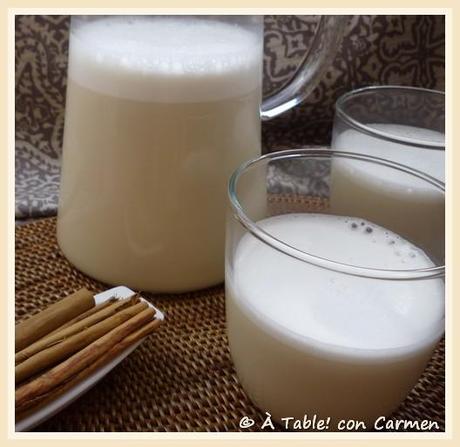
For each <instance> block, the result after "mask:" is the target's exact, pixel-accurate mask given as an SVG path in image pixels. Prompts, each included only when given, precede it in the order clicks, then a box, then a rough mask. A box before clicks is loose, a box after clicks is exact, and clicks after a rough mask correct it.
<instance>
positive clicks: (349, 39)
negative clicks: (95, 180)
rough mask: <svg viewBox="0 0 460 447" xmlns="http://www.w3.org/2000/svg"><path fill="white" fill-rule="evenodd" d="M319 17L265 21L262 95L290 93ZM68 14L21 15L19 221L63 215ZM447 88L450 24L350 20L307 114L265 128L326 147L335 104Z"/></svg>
mask: <svg viewBox="0 0 460 447" xmlns="http://www.w3.org/2000/svg"><path fill="white" fill-rule="evenodd" d="M317 21H318V17H316V16H266V18H265V55H264V93H265V94H270V93H272V92H274V91H277V90H278V89H280V88H281V87H282V86H283V85H285V84H286V83H287V82H288V81H289V79H290V78H291V77H292V75H293V73H295V71H296V68H297V67H298V64H299V62H300V61H301V58H302V54H303V52H304V50H305V49H306V48H308V47H309V45H310V42H311V39H312V37H313V34H314V30H315V26H316V24H317ZM68 29H69V17H68V16H30V15H29V16H17V17H16V217H17V218H28V217H31V216H34V217H37V216H44V215H52V214H55V213H56V204H57V194H58V189H59V172H60V153H61V144H62V129H63V123H64V107H65V88H66V69H67V47H68ZM372 84H375V85H377V84H399V85H413V86H421V87H427V88H434V89H438V90H443V89H444V17H442V16H350V17H349V21H348V25H347V28H346V32H345V36H344V39H343V42H342V45H341V47H340V48H339V49H338V53H337V55H336V58H335V60H334V62H333V64H332V66H331V67H330V69H329V70H328V71H327V73H326V74H325V76H324V78H323V80H322V81H321V83H320V84H319V85H318V87H317V88H316V89H315V90H314V92H313V93H312V94H311V95H310V97H309V98H308V99H307V101H306V102H305V103H304V104H303V105H302V106H300V107H297V108H296V109H294V110H292V111H290V112H287V113H286V114H285V115H283V116H282V117H279V118H276V119H274V120H272V121H270V122H266V123H264V126H263V144H264V150H265V151H270V150H274V149H276V148H285V147H299V146H305V145H311V144H328V143H329V139H330V132H331V125H332V117H333V104H334V102H335V100H336V99H337V97H338V96H340V95H341V94H342V93H344V92H346V91H348V90H351V89H354V88H357V87H362V86H365V85H372Z"/></svg>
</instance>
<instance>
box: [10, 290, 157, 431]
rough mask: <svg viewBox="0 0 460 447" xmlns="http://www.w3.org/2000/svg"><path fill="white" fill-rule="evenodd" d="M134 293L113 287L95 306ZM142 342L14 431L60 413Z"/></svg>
mask: <svg viewBox="0 0 460 447" xmlns="http://www.w3.org/2000/svg"><path fill="white" fill-rule="evenodd" d="M134 293H135V292H134V291H133V290H131V289H129V288H128V287H125V286H119V287H114V288H112V289H109V290H106V291H105V292H102V293H98V294H97V295H95V296H94V301H95V302H96V305H97V304H100V303H103V302H104V301H107V300H108V299H110V298H112V297H116V298H128V297H130V296H132V295H133V294H134ZM141 299H142V300H143V301H145V302H146V303H148V301H146V300H144V299H143V298H141ZM148 305H149V306H150V307H152V308H154V309H155V310H156V314H155V318H156V319H159V320H164V314H163V313H162V312H161V311H160V310H159V309H157V308H156V307H155V306H153V305H152V304H150V303H148ZM143 340H144V338H143V339H141V340H139V341H138V342H136V343H134V344H133V345H132V346H130V347H129V348H126V349H125V350H124V351H123V352H122V353H121V354H120V355H118V356H117V357H115V358H114V359H113V360H111V361H110V362H109V363H107V364H106V365H104V366H102V367H101V368H99V369H98V370H96V371H95V372H94V373H93V374H91V375H90V376H89V377H88V378H86V379H85V380H82V381H81V382H80V383H78V384H77V385H75V386H74V387H73V388H71V389H69V390H68V391H66V392H65V393H64V394H62V395H61V396H59V397H57V398H56V399H55V400H53V401H52V402H50V403H49V404H47V405H46V406H44V407H43V408H40V409H39V410H37V411H36V412H34V413H32V414H30V415H29V416H27V417H25V418H24V419H22V420H21V421H19V422H17V423H16V426H15V431H17V432H20V431H27V430H30V429H32V428H34V427H35V426H37V425H39V424H41V423H42V422H44V421H45V420H47V419H49V418H50V417H51V416H54V415H55V414H56V413H58V412H59V411H61V410H62V409H63V408H65V407H67V405H70V404H71V403H72V402H73V401H75V400H76V399H78V398H79V397H80V396H81V395H82V394H84V393H86V392H87V391H88V390H89V389H90V388H91V387H93V386H94V385H96V383H97V382H99V380H101V379H102V378H103V377H104V376H105V375H106V374H107V373H108V372H109V371H110V370H112V369H113V368H115V366H117V365H118V364H119V363H120V362H121V361H122V360H123V359H124V358H126V357H127V356H128V355H129V354H131V352H133V351H134V350H135V349H136V348H137V347H138V346H139V345H140V344H141V343H142V341H143Z"/></svg>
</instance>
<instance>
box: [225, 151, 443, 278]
mask: <svg viewBox="0 0 460 447" xmlns="http://www.w3.org/2000/svg"><path fill="white" fill-rule="evenodd" d="M305 157H309V158H316V159H324V158H329V159H332V158H333V157H339V158H346V159H352V160H361V161H366V162H371V163H376V164H379V165H382V166H386V167H388V168H392V169H397V170H399V171H402V172H404V173H407V174H410V175H413V176H415V177H417V178H419V179H421V180H423V181H426V182H427V183H430V184H431V185H432V186H434V187H436V188H437V189H438V190H441V191H442V192H443V193H445V185H444V183H443V182H441V181H440V180H438V179H436V178H434V177H431V176H430V175H428V174H425V173H424V172H422V171H419V170H417V169H413V168H410V167H409V166H405V165H402V164H400V163H397V162H394V161H391V160H386V159H384V158H379V157H373V156H370V155H364V154H358V153H354V152H346V151H335V150H331V149H329V148H323V149H307V148H301V149H290V150H281V151H277V152H271V153H269V154H266V155H262V156H260V157H258V158H254V159H252V160H249V161H246V162H245V163H243V164H242V165H240V166H239V167H238V168H237V169H236V170H235V171H234V172H233V174H232V175H231V177H230V179H229V182H228V198H229V201H230V204H231V207H232V209H233V211H234V212H235V214H234V216H233V217H235V218H236V219H237V220H238V221H239V222H240V223H241V224H242V225H243V226H244V227H245V228H246V230H248V231H249V232H250V233H251V234H252V235H253V236H254V237H256V238H257V239H259V240H260V241H261V242H263V243H265V244H267V245H268V246H270V247H271V248H273V249H275V250H278V251H279V252H281V253H284V254H285V255H287V256H290V257H292V258H295V259H297V260H299V261H302V262H307V263H309V264H312V265H315V266H317V267H320V268H325V269H328V270H333V271H336V272H339V273H345V274H348V275H352V276H358V277H362V278H371V279H386V280H404V281H407V280H420V279H431V278H441V277H444V276H445V264H442V265H435V266H433V267H428V268H419V269H380V268H371V267H364V266H360V265H353V264H347V263H345V262H340V261H335V260H333V259H329V258H324V257H321V256H317V255H314V254H311V253H308V252H306V251H303V250H300V249H298V248H296V247H294V246H292V245H290V244H288V243H286V242H283V241H282V240H280V239H278V238H276V237H274V236H272V235H271V234H270V233H269V232H267V231H265V230H264V229H262V228H261V227H260V226H259V225H257V223H256V222H254V221H253V220H252V219H251V218H249V217H248V215H247V214H246V212H245V211H244V209H243V207H242V205H241V204H240V201H239V199H238V194H237V192H236V187H237V183H238V180H239V178H240V176H241V175H242V174H244V173H245V172H247V170H248V169H250V168H251V167H253V166H255V165H258V164H260V163H265V162H267V164H268V162H270V161H275V160H284V159H294V158H299V159H301V158H305Z"/></svg>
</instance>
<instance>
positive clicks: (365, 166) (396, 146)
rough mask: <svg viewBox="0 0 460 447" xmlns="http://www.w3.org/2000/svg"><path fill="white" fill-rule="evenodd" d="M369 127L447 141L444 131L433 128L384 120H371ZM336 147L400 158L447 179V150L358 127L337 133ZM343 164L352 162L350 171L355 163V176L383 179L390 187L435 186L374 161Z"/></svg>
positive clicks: (427, 139)
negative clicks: (378, 134)
mask: <svg viewBox="0 0 460 447" xmlns="http://www.w3.org/2000/svg"><path fill="white" fill-rule="evenodd" d="M367 126H368V127H371V128H373V129H376V130H377V131H380V132H383V133H385V134H387V135H390V136H393V137H396V138H398V137H399V138H401V137H402V138H406V139H411V140H415V141H418V142H427V141H429V142H431V143H438V144H442V143H444V134H443V133H441V132H437V131H435V130H431V129H424V128H421V127H414V126H406V125H401V124H380V123H371V124H367ZM332 147H333V148H334V149H337V150H346V151H350V152H356V153H359V154H366V155H372V156H374V157H380V158H385V159H387V160H392V161H396V162H397V163H401V164H403V165H406V166H409V167H411V168H413V169H417V170H419V171H422V172H424V173H426V174H429V175H431V176H432V177H434V178H436V179H438V180H441V181H444V150H438V149H425V148H419V147H415V146H410V145H408V144H405V143H404V142H403V141H401V142H400V143H397V142H393V141H391V142H390V141H387V140H383V139H380V138H379V137H378V136H372V135H368V134H365V133H363V132H361V131H358V130H355V129H347V130H345V131H344V132H342V133H340V134H338V135H335V136H334V141H333V143H332ZM340 163H343V164H344V165H348V164H350V167H349V168H350V170H352V168H351V165H352V164H353V166H354V167H355V171H356V172H354V175H356V176H364V177H365V178H369V181H381V182H382V181H383V182H384V183H385V185H386V186H391V185H392V184H393V186H396V187H399V186H404V187H415V188H417V189H419V188H421V189H426V188H427V187H428V188H431V187H430V186H428V185H427V184H426V182H423V181H421V180H417V179H416V178H415V177H413V176H410V175H407V174H402V173H400V172H398V171H396V170H393V169H392V170H391V171H390V170H389V169H388V168H381V167H380V166H379V165H376V164H373V163H372V164H371V163H364V162H363V163H362V169H361V168H360V164H359V163H356V162H355V161H353V163H348V162H347V160H341V161H340ZM382 169H384V176H382V175H381V173H380V171H381V170H382Z"/></svg>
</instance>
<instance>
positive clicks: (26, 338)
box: [15, 289, 95, 352]
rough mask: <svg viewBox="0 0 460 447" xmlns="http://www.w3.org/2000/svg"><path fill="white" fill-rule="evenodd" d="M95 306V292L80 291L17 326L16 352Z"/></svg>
mask: <svg viewBox="0 0 460 447" xmlns="http://www.w3.org/2000/svg"><path fill="white" fill-rule="evenodd" d="M94 305H95V303H94V296H93V292H90V291H89V290H87V289H80V290H79V291H78V292H75V293H73V294H72V295H69V296H68V297H66V298H64V299H62V300H60V301H58V302H57V303H54V304H52V305H51V306H49V307H48V308H46V309H45V310H43V311H41V312H39V313H37V314H35V315H33V316H32V317H30V318H28V319H27V320H25V321H23V322H21V323H19V324H17V325H16V338H15V351H16V352H17V351H21V350H22V349H24V348H26V347H27V346H29V345H30V344H31V343H33V342H35V341H37V340H38V339H40V338H42V337H43V336H45V335H47V334H49V333H50V332H51V331H53V330H54V329H56V328H58V327H59V326H62V325H63V324H64V323H66V322H67V321H69V320H70V319H72V318H74V317H75V316H77V315H79V314H81V313H82V312H85V311H87V310H88V309H90V308H92V307H94Z"/></svg>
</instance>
